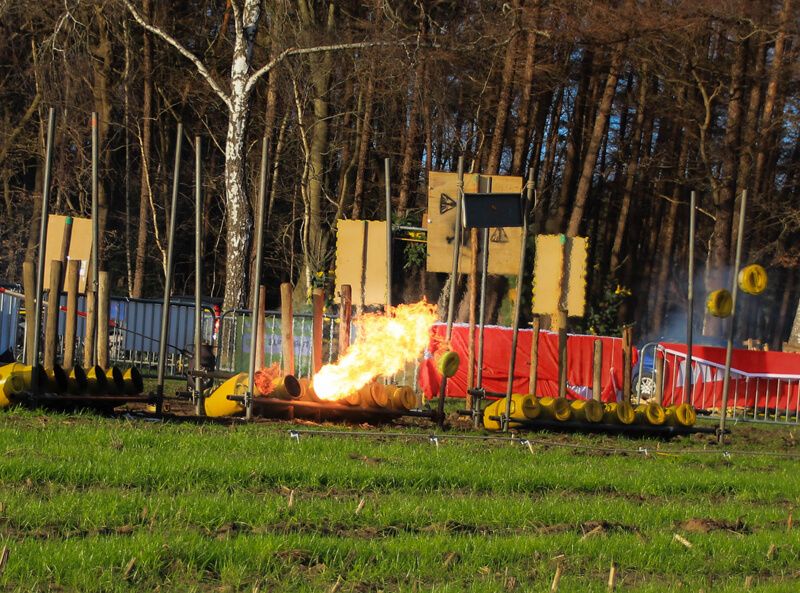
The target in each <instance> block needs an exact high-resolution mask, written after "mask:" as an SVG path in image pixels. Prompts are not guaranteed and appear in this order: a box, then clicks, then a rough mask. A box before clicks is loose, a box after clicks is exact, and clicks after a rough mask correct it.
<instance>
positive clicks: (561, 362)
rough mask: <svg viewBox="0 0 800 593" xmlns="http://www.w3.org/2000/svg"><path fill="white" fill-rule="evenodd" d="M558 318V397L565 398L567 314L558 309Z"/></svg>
mask: <svg viewBox="0 0 800 593" xmlns="http://www.w3.org/2000/svg"><path fill="white" fill-rule="evenodd" d="M557 318H558V397H567V312H566V311H565V310H564V309H560V310H559V311H558V314H557Z"/></svg>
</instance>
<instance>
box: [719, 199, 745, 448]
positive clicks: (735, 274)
mask: <svg viewBox="0 0 800 593" xmlns="http://www.w3.org/2000/svg"><path fill="white" fill-rule="evenodd" d="M746 208H747V190H744V191H743V192H742V198H741V203H740V204H739V234H738V235H737V236H736V262H735V263H734V266H733V288H732V289H731V325H730V327H729V328H728V349H727V350H726V352H725V375H724V379H723V381H722V408H721V409H720V417H719V437H718V438H719V444H720V445H722V444H723V442H724V441H725V416H726V415H727V413H728V389H729V388H730V384H731V358H732V357H733V336H734V332H735V330H736V297H737V296H738V294H739V282H738V278H739V265H740V264H741V262H742V235H744V213H745V209H746Z"/></svg>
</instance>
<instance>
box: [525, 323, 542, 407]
mask: <svg viewBox="0 0 800 593" xmlns="http://www.w3.org/2000/svg"><path fill="white" fill-rule="evenodd" d="M531 327H532V328H533V336H532V337H531V370H530V375H529V376H528V393H530V394H531V395H532V396H534V397H536V382H537V381H538V380H539V329H540V327H541V318H540V317H539V316H538V315H534V316H533V321H532V322H531Z"/></svg>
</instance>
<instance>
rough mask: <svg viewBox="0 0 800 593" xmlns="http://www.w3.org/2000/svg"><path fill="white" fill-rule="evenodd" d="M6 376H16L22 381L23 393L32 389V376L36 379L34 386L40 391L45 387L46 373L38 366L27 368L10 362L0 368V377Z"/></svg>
mask: <svg viewBox="0 0 800 593" xmlns="http://www.w3.org/2000/svg"><path fill="white" fill-rule="evenodd" d="M8 374H14V375H17V376H19V377H20V378H21V379H22V390H23V391H25V390H27V389H31V388H32V387H33V376H34V374H35V375H36V377H37V381H36V385H37V386H38V388H39V389H40V390H41V389H45V388H46V387H47V373H46V372H45V370H44V367H43V366H42V365H40V364H37V365H34V366H28V365H24V364H21V363H19V362H12V363H10V364H7V365H4V366H2V367H0V376H6V375H8Z"/></svg>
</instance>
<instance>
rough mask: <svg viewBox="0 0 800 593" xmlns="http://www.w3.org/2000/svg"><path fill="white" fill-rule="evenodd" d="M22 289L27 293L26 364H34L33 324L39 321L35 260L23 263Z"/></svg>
mask: <svg viewBox="0 0 800 593" xmlns="http://www.w3.org/2000/svg"><path fill="white" fill-rule="evenodd" d="M22 291H23V292H24V293H25V364H27V365H28V366H31V365H33V364H34V360H33V357H34V353H33V326H34V324H35V323H38V322H39V316H38V315H36V269H35V268H34V265H33V262H31V261H26V262H24V263H23V264H22Z"/></svg>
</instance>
